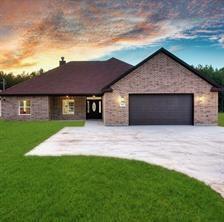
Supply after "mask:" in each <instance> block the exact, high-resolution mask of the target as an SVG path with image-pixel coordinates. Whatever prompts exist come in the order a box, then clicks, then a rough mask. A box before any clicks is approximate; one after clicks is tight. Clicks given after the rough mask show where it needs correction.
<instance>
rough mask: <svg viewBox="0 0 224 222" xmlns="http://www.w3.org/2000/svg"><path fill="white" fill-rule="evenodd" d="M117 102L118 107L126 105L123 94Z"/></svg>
mask: <svg viewBox="0 0 224 222" xmlns="http://www.w3.org/2000/svg"><path fill="white" fill-rule="evenodd" d="M119 103H120V107H125V106H126V103H125V99H124V97H123V96H121V97H120V99H119Z"/></svg>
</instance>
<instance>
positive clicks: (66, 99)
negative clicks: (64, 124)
mask: <svg viewBox="0 0 224 222" xmlns="http://www.w3.org/2000/svg"><path fill="white" fill-rule="evenodd" d="M64 101H68V111H69V102H71V101H72V102H73V112H68V113H65V112H64V104H65V103H64ZM62 115H75V99H73V98H72V99H70V98H65V99H62Z"/></svg>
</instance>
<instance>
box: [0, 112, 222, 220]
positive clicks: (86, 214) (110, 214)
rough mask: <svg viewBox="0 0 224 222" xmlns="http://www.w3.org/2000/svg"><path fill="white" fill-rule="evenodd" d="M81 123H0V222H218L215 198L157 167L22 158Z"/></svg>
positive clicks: (89, 159) (194, 182) (106, 160)
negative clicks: (54, 136)
mask: <svg viewBox="0 0 224 222" xmlns="http://www.w3.org/2000/svg"><path fill="white" fill-rule="evenodd" d="M223 117H224V116H223V115H222V116H220V121H222V124H223ZM82 125H83V122H61V121H58V122H54V121H51V122H47V121H46V122H10V121H0V221H1V222H3V221H9V222H12V221H13V222H16V221H21V222H29V221H41V222H42V221H44V222H45V221H46V222H51V221H53V222H57V221H60V222H61V221H66V222H67V221H81V222H82V221H91V222H92V221H93V222H95V221H96V222H101V221H102V222H104V221H106V222H107V221H124V222H127V221H128V222H132V221H137V222H139V221H143V222H146V221H147V222H149V221H156V222H160V221H172V222H175V221H181V222H182V221H183V222H184V221H203V222H206V221H212V222H215V221H224V199H222V198H221V197H220V195H219V194H217V193H216V192H214V191H213V190H211V189H210V188H209V187H208V186H206V185H204V184H203V183H202V182H199V181H197V180H194V179H191V178H189V177H187V176H185V175H183V174H180V173H177V172H174V171H169V170H167V169H164V168H162V167H158V166H153V165H149V164H146V163H143V162H139V161H130V160H122V159H114V158H102V157H81V156H79V157H25V156H24V154H25V153H26V152H27V151H29V150H30V149H32V148H33V147H34V146H36V145H37V144H39V143H40V142H41V141H43V140H44V139H46V138H48V137H49V136H50V135H52V134H53V133H55V132H57V131H58V130H59V129H61V128H63V127H64V126H82ZM223 125H224V124H223ZM87 139H88V138H87Z"/></svg>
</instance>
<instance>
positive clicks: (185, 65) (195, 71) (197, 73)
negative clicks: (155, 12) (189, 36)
mask: <svg viewBox="0 0 224 222" xmlns="http://www.w3.org/2000/svg"><path fill="white" fill-rule="evenodd" d="M161 52H162V53H164V54H165V55H167V56H168V57H170V58H172V59H173V60H174V61H176V62H177V63H179V64H180V65H182V66H184V67H185V68H186V69H188V70H189V71H191V72H193V73H194V74H195V75H197V76H198V77H200V78H201V79H203V80H204V81H206V82H207V83H209V84H210V85H211V86H213V88H214V90H218V91H219V89H221V88H222V87H221V86H220V85H218V84H217V83H216V82H214V81H213V80H211V79H209V78H207V77H206V76H205V75H203V74H202V73H200V72H199V71H198V70H196V69H194V68H193V67H192V66H190V65H188V64H187V63H186V62H184V61H183V60H181V59H180V58H178V57H176V56H175V55H174V54H172V53H171V52H170V51H168V50H167V49H165V48H163V47H161V48H160V49H158V50H157V51H155V52H154V53H153V54H151V55H150V56H148V57H147V58H146V59H144V60H143V61H141V62H140V63H138V64H137V65H135V66H133V67H132V68H131V69H129V70H127V71H126V72H124V73H123V74H122V75H120V76H119V77H118V78H117V79H115V80H113V81H112V82H111V83H110V84H108V85H107V86H105V87H104V88H103V89H102V91H103V92H104V91H108V90H111V86H112V85H113V84H115V83H116V82H118V81H119V80H120V79H122V78H124V77H125V76H126V75H128V74H129V73H131V72H132V71H134V70H135V69H137V68H138V67H140V66H141V65H143V64H144V63H146V62H147V61H149V60H150V59H152V58H153V57H154V56H156V55H157V54H159V53H161Z"/></svg>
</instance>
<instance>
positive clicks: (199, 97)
mask: <svg viewBox="0 0 224 222" xmlns="http://www.w3.org/2000/svg"><path fill="white" fill-rule="evenodd" d="M197 100H198V102H199V103H202V104H203V103H205V96H198V99H197Z"/></svg>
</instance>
